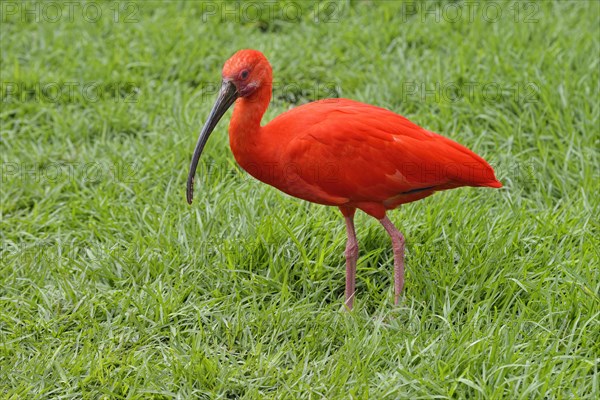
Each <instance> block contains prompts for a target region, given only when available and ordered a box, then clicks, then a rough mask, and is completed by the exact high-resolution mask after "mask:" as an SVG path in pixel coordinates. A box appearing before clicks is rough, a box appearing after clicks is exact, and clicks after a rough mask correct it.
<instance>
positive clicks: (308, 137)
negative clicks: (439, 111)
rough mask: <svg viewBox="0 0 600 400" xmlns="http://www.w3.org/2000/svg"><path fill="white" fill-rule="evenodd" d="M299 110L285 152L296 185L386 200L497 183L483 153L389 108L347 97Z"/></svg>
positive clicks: (351, 197) (353, 197) (353, 198)
mask: <svg viewBox="0 0 600 400" xmlns="http://www.w3.org/2000/svg"><path fill="white" fill-rule="evenodd" d="M295 110H298V112H289V113H286V114H290V115H289V116H288V117H291V118H284V119H285V120H286V121H280V122H284V123H285V125H286V126H287V129H288V130H292V131H296V132H298V133H297V134H295V135H294V137H293V138H291V140H290V141H289V142H288V145H287V148H285V150H284V151H283V152H282V162H283V163H284V164H286V165H288V166H290V167H289V168H288V172H289V175H293V177H294V178H295V179H296V180H297V182H296V186H297V188H296V190H306V191H311V190H312V191H319V192H325V193H327V194H329V195H330V196H333V197H337V198H340V199H349V201H353V202H359V201H382V202H383V201H386V200H389V199H390V198H393V197H395V196H398V195H402V194H410V193H416V192H418V191H423V190H441V189H447V188H450V187H457V186H489V185H494V182H497V181H496V179H495V177H494V172H493V170H492V168H491V167H490V166H489V165H488V164H487V162H485V160H483V159H482V158H481V157H479V156H478V155H476V154H475V153H473V152H472V151H470V150H469V149H467V148H465V147H464V146H461V145H460V144H458V143H456V142H454V141H452V140H450V139H448V138H445V137H443V136H440V135H437V134H435V133H433V132H429V131H427V130H425V129H423V128H421V127H419V126H418V125H416V124H414V123H412V122H411V121H409V120H408V119H406V118H404V117H402V116H400V115H398V114H395V113H393V112H391V111H389V110H386V109H383V108H379V107H375V106H371V105H367V104H363V103H359V102H355V101H351V100H346V99H334V100H328V101H321V102H315V103H310V104H307V105H305V106H302V107H299V108H297V109H294V110H292V111H295ZM286 114H283V115H282V117H284V116H286ZM292 114H293V115H292ZM292 120H293V121H294V122H293V123H292V122H291V121H292ZM274 122H275V121H274ZM269 125H271V124H269ZM275 125H277V124H275ZM288 178H291V176H290V177H288ZM303 186H304V188H303ZM293 194H294V195H297V196H299V197H302V196H300V193H293Z"/></svg>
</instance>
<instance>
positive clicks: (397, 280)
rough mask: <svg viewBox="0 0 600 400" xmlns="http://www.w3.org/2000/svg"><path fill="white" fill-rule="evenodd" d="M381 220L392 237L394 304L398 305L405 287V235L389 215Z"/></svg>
mask: <svg viewBox="0 0 600 400" xmlns="http://www.w3.org/2000/svg"><path fill="white" fill-rule="evenodd" d="M379 222H381V225H383V227H384V228H385V230H386V231H387V233H388V234H389V235H390V238H391V239H392V248H393V249H394V304H395V305H398V300H399V299H400V293H402V288H403V287H404V236H402V233H401V232H400V231H399V230H398V229H396V227H395V226H394V224H392V221H390V219H389V218H388V217H387V216H385V217H383V218H382V219H380V220H379Z"/></svg>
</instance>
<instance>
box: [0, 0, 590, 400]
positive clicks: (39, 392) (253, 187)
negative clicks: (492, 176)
mask: <svg viewBox="0 0 600 400" xmlns="http://www.w3.org/2000/svg"><path fill="white" fill-rule="evenodd" d="M0 6H1V9H0V12H1V14H0V24H1V25H0V33H1V41H0V43H1V45H0V48H1V58H0V60H1V61H0V66H1V73H0V78H1V79H0V83H1V87H0V96H1V110H0V124H1V127H0V132H1V133H0V134H1V138H0V149H1V158H2V176H1V178H2V181H1V185H2V187H1V196H0V198H1V233H0V235H1V238H2V247H1V248H0V251H1V265H0V395H1V397H2V398H7V399H48V398H86V399H87V398H90V399H96V398H106V399H120V398H123V399H146V398H152V399H170V398H178V399H183V398H201V399H234V398H244V399H269V398H276V399H295V398H300V399H320V398H327V399H348V398H353V399H366V398H372V399H402V398H407V399H417V398H458V399H463V398H480V399H500V398H510V399H538V398H539V399H543V398H545V399H571V398H576V399H578V398H588V399H593V398H598V397H599V396H600V372H599V369H600V323H599V319H600V296H599V293H600V269H599V266H600V253H599V250H598V249H599V248H600V224H599V220H598V216H599V215H600V200H599V197H600V196H599V193H600V183H599V182H600V173H599V171H600V155H599V154H600V151H599V149H600V128H599V126H600V104H599V103H600V96H599V89H600V80H599V71H600V3H599V2H596V1H571V2H561V3H557V2H554V3H552V2H544V3H536V2H528V1H524V2H523V1H510V2H502V1H495V2H491V3H484V2H481V3H479V2H459V3H440V2H426V3H413V2H410V3H400V2H392V1H388V2H374V1H346V2H332V1H320V2H317V3H308V2H286V3H274V2H268V3H258V2H246V3H220V2H196V1H169V2H162V3H161V2H142V1H123V2H113V1H111V2H96V1H89V2H78V1H75V2H70V3H62V2H51V3H41V2H27V3H22V2H10V1H8V2H2V3H1V4H0ZM241 48H256V49H258V50H261V51H262V52H263V53H265V55H266V56H267V57H268V58H269V60H270V62H271V64H272V66H273V70H274V76H275V85H274V95H273V100H272V102H271V105H270V108H269V110H268V111H267V114H266V115H265V119H264V122H266V121H268V120H270V119H272V118H273V117H274V116H276V115H278V114H280V113H282V112H283V111H285V110H288V109H290V108H292V107H294V106H297V105H300V104H303V103H306V102H309V101H312V100H316V99H320V98H327V97H347V98H352V99H355V100H359V101H363V102H368V103H371V104H375V105H379V106H382V107H386V108H388V109H390V110H393V111H395V112H398V113H400V114H402V115H404V116H406V117H407V118H409V119H411V120H412V121H414V122H416V123H418V124H420V125H421V126H423V127H425V128H427V129H429V130H431V131H434V132H438V133H441V134H443V135H446V136H448V137H450V138H452V139H454V140H456V141H458V142H460V143H462V144H464V145H466V146H467V147H469V148H471V149H473V150H474V151H475V152H477V153H478V154H480V155H482V156H483V157H484V158H486V160H488V161H489V162H490V163H491V164H492V165H493V166H494V168H495V170H496V173H497V176H498V178H499V179H500V180H501V181H502V182H503V184H504V187H503V188H502V189H499V190H492V189H482V188H461V189H456V190H452V191H447V192H442V193H438V194H436V195H434V196H432V197H429V198H427V199H425V200H421V201H418V202H415V203H411V204H408V205H405V206H403V207H401V208H400V209H398V210H396V211H394V212H391V213H389V216H390V218H391V219H392V221H393V222H394V223H395V224H396V225H397V226H398V228H399V229H400V230H401V231H402V232H403V233H404V234H405V236H406V238H407V258H406V266H407V276H406V286H405V291H404V296H403V298H402V299H401V304H400V305H399V306H398V307H394V305H393V293H392V267H393V257H392V251H391V245H390V242H389V237H388V236H387V234H386V233H385V231H384V230H383V229H382V228H381V226H380V225H379V223H378V222H377V221H376V220H374V219H372V218H370V217H368V216H366V215H365V214H362V213H359V214H358V215H357V219H356V225H357V235H358V239H359V244H360V259H359V263H358V272H357V278H358V279H357V290H358V293H357V300H356V302H355V309H354V311H353V312H345V311H344V309H343V296H344V276H345V267H344V255H343V251H344V247H345V240H346V233H345V228H344V223H343V219H342V217H341V214H340V213H339V211H338V210H337V209H335V208H329V207H324V206H319V205H314V204H309V203H306V202H303V201H301V200H297V199H294V198H291V197H289V196H286V195H285V194H283V193H281V192H278V191H277V190H275V189H273V188H271V187H269V186H267V185H265V184H262V183H260V182H258V181H256V180H254V179H253V178H251V177H250V176H249V175H247V174H246V173H245V172H244V171H243V170H241V169H240V167H238V166H237V165H236V163H235V161H234V159H233V156H232V154H231V151H230V150H229V144H228V138H227V123H228V121H229V116H230V113H228V114H226V115H225V117H224V119H223V121H222V122H221V123H220V124H219V125H218V126H217V129H216V131H215V132H214V134H213V135H212V137H211V140H210V141H209V142H208V145H207V147H206V150H205V153H204V155H203V159H202V160H201V165H200V167H199V170H198V174H197V179H196V191H195V200H194V204H193V205H192V206H189V205H188V204H187V203H186V201H185V180H186V175H187V169H188V166H189V162H190V159H191V155H192V151H193V148H194V145H195V142H196V139H197V135H198V133H199V130H200V128H201V126H202V124H203V122H204V120H205V119H206V117H207V115H208V112H209V110H210V108H211V106H212V103H213V101H214V99H215V97H216V92H217V88H218V85H219V82H220V69H221V67H222V65H223V63H224V62H225V60H226V59H227V58H228V57H230V56H231V55H232V54H233V53H234V52H235V51H237V50H238V49H241Z"/></svg>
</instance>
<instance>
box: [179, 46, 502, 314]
mask: <svg viewBox="0 0 600 400" xmlns="http://www.w3.org/2000/svg"><path fill="white" fill-rule="evenodd" d="M222 77H223V81H222V85H221V89H220V91H219V95H218V98H217V101H216V102H215V104H214V106H213V108H212V110H211V112H210V115H209V116H208V120H207V121H206V124H205V125H204V127H203V128H202V131H201V133H200V137H199V138H198V143H197V145H196V149H195V151H194V156H193V158H192V163H191V165H190V172H189V175H188V180H187V201H188V203H190V204H191V203H192V198H193V183H194V175H195V173H196V167H197V166H198V160H199V158H200V154H201V153H202V150H203V149H204V145H205V144H206V141H207V140H208V137H209V136H210V134H211V132H212V131H213V129H214V128H215V126H216V124H217V123H218V122H219V120H220V119H221V117H222V116H223V114H225V112H226V111H227V109H228V108H229V107H230V106H231V105H232V104H233V103H234V102H235V103H236V104H235V108H234V110H233V116H232V118H231V123H230V124H229V144H230V146H231V150H232V152H233V155H234V156H235V159H236V161H237V162H238V163H239V165H240V166H241V167H242V168H244V169H245V170H246V171H247V172H248V173H250V175H252V176H254V177H255V178H256V179H258V180H260V181H262V182H265V183H267V184H269V185H271V186H274V187H276V188H277V189H279V190H281V191H283V192H285V193H287V194H289V195H291V196H294V197H298V198H301V199H304V200H307V201H311V202H313V203H318V204H324V205H328V206H336V207H339V209H340V210H341V212H342V214H343V215H344V218H345V220H346V229H347V233H348V241H347V244H346V252H345V255H346V301H345V304H346V306H347V307H348V308H349V309H352V306H353V302H354V294H355V289H354V288H355V276H356V261H357V259H358V244H357V241H356V233H355V230H354V213H355V211H356V209H360V210H362V211H364V212H365V213H367V214H369V215H371V216H372V217H375V218H377V219H378V220H379V222H381V224H382V225H383V227H384V228H385V230H386V231H387V233H388V234H389V235H390V237H391V239H392V245H393V249H394V293H395V296H394V303H395V304H398V299H399V297H400V293H401V292H402V288H403V286H404V237H403V235H402V233H400V232H399V231H398V229H396V227H395V226H394V225H393V224H392V222H391V221H390V220H389V219H388V217H387V216H386V212H387V211H388V210H392V209H394V208H397V207H398V206H400V204H404V203H408V202H411V201H415V200H419V199H422V198H424V197H427V196H430V195H432V194H433V193H434V192H436V191H439V190H446V189H453V188H456V187H460V186H487V187H493V188H499V187H502V183H500V182H499V181H498V180H497V179H496V177H495V175H494V170H493V169H492V167H490V165H489V164H488V163H487V162H486V161H485V160H484V159H483V158H481V157H479V156H478V155H477V154H475V153H473V152H472V151H470V150H469V149H467V148H466V147H463V146H461V145H460V144H458V143H456V142H454V141H452V140H450V139H447V138H445V137H443V136H440V135H438V134H435V133H433V132H429V131H428V130H426V129H423V128H421V127H420V126H418V125H415V124H414V123H412V122H410V121H409V120H408V119H406V118H404V117H402V116H400V115H398V114H395V113H393V112H391V111H388V110H386V109H383V108H379V107H375V106H372V105H368V104H363V103H359V102H357V101H353V100H348V99H328V100H321V101H316V102H312V103H309V104H305V105H302V106H300V107H296V108H294V109H292V110H290V111H287V112H285V113H283V114H281V115H280V116H278V117H276V118H275V119H274V120H272V121H271V122H270V123H268V124H267V125H265V126H261V125H260V122H261V119H262V117H263V114H264V113H265V111H266V110H267V107H268V106H269V102H270V100H271V94H272V82H273V76H272V69H271V65H270V64H269V61H267V59H266V57H265V56H264V55H263V54H262V53H261V52H259V51H256V50H240V51H238V52H237V53H235V54H234V55H233V56H232V57H231V58H230V59H229V60H227V62H226V63H225V65H224V66H223V72H222Z"/></svg>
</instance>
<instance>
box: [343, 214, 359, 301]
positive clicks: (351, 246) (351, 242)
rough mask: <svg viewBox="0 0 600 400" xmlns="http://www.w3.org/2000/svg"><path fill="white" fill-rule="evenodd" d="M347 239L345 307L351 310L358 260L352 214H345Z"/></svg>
mask: <svg viewBox="0 0 600 400" xmlns="http://www.w3.org/2000/svg"><path fill="white" fill-rule="evenodd" d="M344 218H345V220H346V231H347V233H348V241H347V242H346V252H345V255H346V302H345V304H346V307H348V309H349V310H352V306H353V305H354V294H355V289H354V288H355V284H356V261H357V260H358V242H357V240H356V232H355V230H354V215H350V216H345V217H344Z"/></svg>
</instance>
